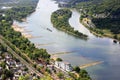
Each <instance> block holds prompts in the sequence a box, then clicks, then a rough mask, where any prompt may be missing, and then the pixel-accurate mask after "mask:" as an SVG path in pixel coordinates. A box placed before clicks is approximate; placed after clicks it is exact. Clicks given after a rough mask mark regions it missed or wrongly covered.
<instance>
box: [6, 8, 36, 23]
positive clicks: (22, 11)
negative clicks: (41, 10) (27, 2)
mask: <svg viewBox="0 0 120 80" xmlns="http://www.w3.org/2000/svg"><path fill="white" fill-rule="evenodd" d="M34 11H35V7H34V6H26V7H13V8H11V9H9V10H6V11H5V12H4V13H5V14H6V15H9V16H10V17H11V18H12V19H14V20H18V21H22V19H23V18H25V17H27V16H28V14H31V13H33V12H34Z"/></svg>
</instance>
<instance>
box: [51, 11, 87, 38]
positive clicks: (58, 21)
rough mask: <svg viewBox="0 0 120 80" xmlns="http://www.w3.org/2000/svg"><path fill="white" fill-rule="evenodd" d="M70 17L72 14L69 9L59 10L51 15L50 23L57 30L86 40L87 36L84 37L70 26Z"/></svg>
mask: <svg viewBox="0 0 120 80" xmlns="http://www.w3.org/2000/svg"><path fill="white" fill-rule="evenodd" d="M71 15H72V12H71V11H70V10H69V9H59V10H57V11H55V12H53V13H52V15H51V22H52V23H53V25H54V27H56V28H57V29H59V30H62V31H65V32H67V33H69V34H72V35H74V36H77V37H80V38H82V39H87V35H84V34H82V33H80V32H78V31H77V30H74V28H73V27H71V26H70V24H69V22H68V20H69V18H70V17H71Z"/></svg>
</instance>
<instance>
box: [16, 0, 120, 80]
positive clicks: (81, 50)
mask: <svg viewBox="0 0 120 80" xmlns="http://www.w3.org/2000/svg"><path fill="white" fill-rule="evenodd" d="M57 9H59V8H58V4H56V3H55V2H54V1H52V0H39V2H38V5H37V8H36V11H35V12H34V13H32V14H31V15H29V16H28V17H27V21H26V22H22V23H19V22H15V24H18V25H19V26H25V29H27V30H30V31H32V32H30V34H32V35H33V36H41V37H40V38H33V39H30V41H31V42H33V43H35V44H40V45H41V46H39V48H45V49H47V51H48V52H49V53H50V54H53V53H59V52H71V53H69V54H62V55H59V57H61V58H62V59H63V60H64V61H67V62H70V63H71V64H72V65H73V66H75V65H78V66H79V65H82V64H87V63H90V62H94V61H104V62H103V63H102V64H99V65H96V66H92V67H88V68H86V70H87V71H88V73H89V74H90V76H91V77H92V79H93V80H120V76H119V74H120V63H119V60H120V44H114V43H113V40H112V39H110V38H99V37H96V36H94V35H93V34H91V33H90V32H89V30H88V29H86V28H85V27H84V26H83V25H82V24H81V23H80V22H79V17H80V13H78V12H77V11H76V10H74V9H72V10H71V11H72V13H73V14H72V17H71V18H70V20H69V23H70V25H71V26H72V27H74V28H75V29H76V30H78V31H80V32H82V33H84V34H87V35H88V37H89V39H88V40H87V41H85V40H82V39H79V38H75V37H74V36H71V35H68V34H66V33H64V32H61V31H59V30H57V29H55V28H54V27H53V25H52V23H51V20H50V17H51V14H52V12H54V11H56V10H57ZM46 28H49V29H51V30H52V32H51V31H49V30H46Z"/></svg>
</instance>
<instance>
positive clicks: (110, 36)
mask: <svg viewBox="0 0 120 80" xmlns="http://www.w3.org/2000/svg"><path fill="white" fill-rule="evenodd" d="M80 23H82V24H83V25H84V27H86V28H87V29H88V30H89V31H90V32H91V33H92V34H93V35H95V36H98V37H107V38H111V39H112V40H113V41H114V40H116V41H117V42H118V43H120V40H119V39H115V38H114V36H115V34H113V33H111V32H109V33H105V31H107V30H100V29H96V28H93V29H95V30H98V31H100V32H102V33H104V34H100V33H97V32H96V31H94V30H92V28H91V27H90V26H89V24H87V23H86V22H84V21H83V20H82V21H80ZM118 35H119V36H120V34H118Z"/></svg>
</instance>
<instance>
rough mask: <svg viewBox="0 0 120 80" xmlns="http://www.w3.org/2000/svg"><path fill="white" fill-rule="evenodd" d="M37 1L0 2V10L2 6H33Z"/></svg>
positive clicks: (4, 0)
mask: <svg viewBox="0 0 120 80" xmlns="http://www.w3.org/2000/svg"><path fill="white" fill-rule="evenodd" d="M38 1H39V0H0V8H1V7H3V6H6V7H8V6H9V7H13V6H31V5H32V6H34V5H36V4H37V3H38Z"/></svg>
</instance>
